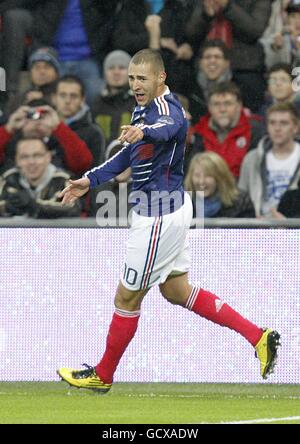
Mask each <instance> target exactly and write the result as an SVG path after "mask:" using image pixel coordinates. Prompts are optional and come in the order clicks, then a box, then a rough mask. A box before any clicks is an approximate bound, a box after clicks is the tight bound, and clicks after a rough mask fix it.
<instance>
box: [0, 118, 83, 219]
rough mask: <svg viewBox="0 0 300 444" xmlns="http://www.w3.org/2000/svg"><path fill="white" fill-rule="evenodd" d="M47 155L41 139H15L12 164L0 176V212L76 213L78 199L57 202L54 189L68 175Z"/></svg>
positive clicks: (28, 214)
mask: <svg viewBox="0 0 300 444" xmlns="http://www.w3.org/2000/svg"><path fill="white" fill-rule="evenodd" d="M24 111H25V110H24ZM51 157H52V156H51V152H50V151H49V149H48V147H47V145H46V143H45V142H44V141H43V140H41V139H38V138H28V139H26V138H23V139H20V140H19V141H18V143H17V146H16V159H15V160H16V167H14V168H11V169H10V170H8V171H6V172H5V174H4V175H3V176H2V178H1V179H0V190H1V191H0V216H6V217H10V216H24V217H32V218H44V219H50V218H57V217H72V216H73V217H74V216H75V217H76V216H78V217H79V215H80V210H81V205H80V203H76V205H75V206H70V205H67V206H65V207H63V206H62V205H61V203H60V199H59V198H58V193H59V192H60V190H61V188H62V187H64V186H66V185H67V184H68V183H69V179H70V175H69V174H68V173H67V172H65V171H63V170H61V169H58V168H56V167H55V166H54V165H53V164H52V163H51Z"/></svg>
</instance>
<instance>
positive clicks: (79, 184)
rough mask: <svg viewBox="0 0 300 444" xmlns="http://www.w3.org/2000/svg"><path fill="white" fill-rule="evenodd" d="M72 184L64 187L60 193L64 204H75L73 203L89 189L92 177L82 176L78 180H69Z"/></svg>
mask: <svg viewBox="0 0 300 444" xmlns="http://www.w3.org/2000/svg"><path fill="white" fill-rule="evenodd" d="M69 183H70V185H68V186H67V187H66V188H64V189H63V190H62V191H61V192H60V193H59V195H58V197H60V198H62V204H63V205H73V203H74V202H75V201H76V200H77V199H79V197H81V196H83V195H84V194H85V193H87V192H88V191H89V188H90V179H88V178H87V177H82V178H81V179H77V180H69Z"/></svg>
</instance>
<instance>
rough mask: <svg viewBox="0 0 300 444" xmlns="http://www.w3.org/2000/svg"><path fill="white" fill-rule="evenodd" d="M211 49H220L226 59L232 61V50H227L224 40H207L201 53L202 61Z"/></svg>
mask: <svg viewBox="0 0 300 444" xmlns="http://www.w3.org/2000/svg"><path fill="white" fill-rule="evenodd" d="M210 48H218V49H219V50H220V51H221V52H222V53H223V56H224V59H226V60H230V50H229V49H228V48H227V46H226V44H225V43H224V42H223V40H219V39H212V40H206V41H205V42H204V44H203V45H202V46H201V48H200V52H199V57H200V59H202V57H203V54H204V52H205V51H206V50H207V49H210Z"/></svg>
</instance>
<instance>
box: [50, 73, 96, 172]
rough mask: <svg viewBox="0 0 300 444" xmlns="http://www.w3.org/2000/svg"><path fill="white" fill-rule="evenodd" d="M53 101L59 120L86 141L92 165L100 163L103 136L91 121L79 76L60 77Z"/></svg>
mask: <svg viewBox="0 0 300 444" xmlns="http://www.w3.org/2000/svg"><path fill="white" fill-rule="evenodd" d="M54 102H55V105H56V110H57V112H58V115H59V117H60V118H61V120H62V121H63V122H64V123H65V125H67V126H68V127H69V128H70V129H71V130H72V131H74V132H75V133H76V134H77V135H78V136H79V137H80V139H82V140H83V141H84V142H85V143H86V145H87V147H88V149H89V150H90V152H91V153H92V155H93V162H92V166H96V165H99V164H101V163H102V162H103V161H104V151H105V140H104V136H103V133H102V131H101V129H100V128H99V127H98V125H95V124H94V123H92V119H91V113H90V109H89V107H88V105H87V104H86V102H85V90H84V85H83V83H82V81H81V80H80V79H79V77H76V76H72V75H66V76H63V77H61V78H60V80H59V81H58V83H57V88H56V94H55V96H54Z"/></svg>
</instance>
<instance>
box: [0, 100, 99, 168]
mask: <svg viewBox="0 0 300 444" xmlns="http://www.w3.org/2000/svg"><path fill="white" fill-rule="evenodd" d="M23 137H33V138H40V139H44V138H45V140H46V141H47V144H48V146H49V149H50V150H51V151H52V154H53V163H54V164H55V165H56V166H57V167H60V168H63V169H67V170H68V171H70V172H71V173H72V175H76V176H78V175H81V174H82V173H83V172H84V171H85V170H86V168H90V167H91V166H92V164H93V155H92V153H91V151H90V150H89V148H88V146H87V144H86V143H85V141H84V140H82V139H81V138H80V137H79V136H78V135H77V133H76V132H75V131H73V130H72V129H71V128H70V127H69V126H68V125H66V124H65V123H64V122H63V121H61V120H60V118H59V116H58V114H57V111H55V109H53V108H52V107H50V106H49V105H47V104H46V102H45V101H44V100H35V101H32V102H30V103H29V106H26V105H25V106H21V107H20V108H18V109H17V110H16V111H15V112H14V113H13V114H12V115H11V116H10V117H9V119H8V121H7V123H6V124H5V125H3V126H1V127H0V165H1V171H2V172H3V171H5V170H7V169H8V168H11V167H12V166H13V165H14V159H15V148H16V142H17V141H18V140H19V139H20V138H23Z"/></svg>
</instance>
